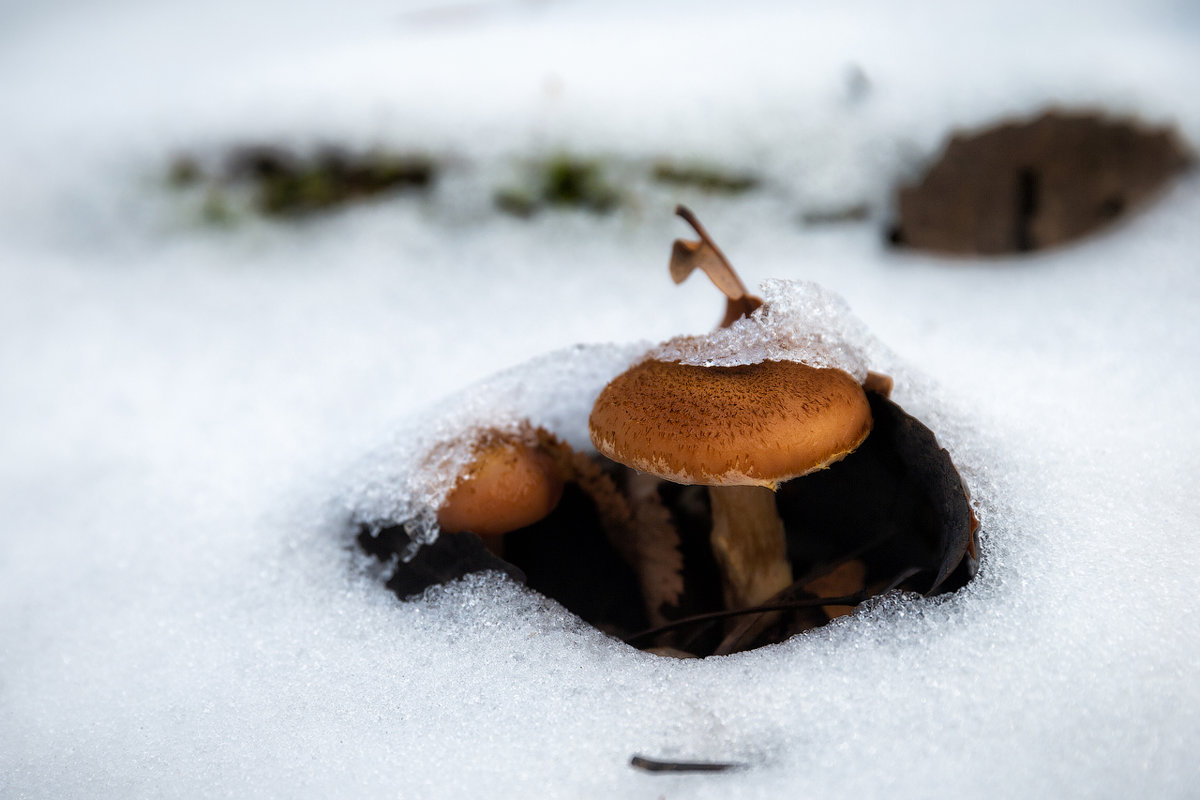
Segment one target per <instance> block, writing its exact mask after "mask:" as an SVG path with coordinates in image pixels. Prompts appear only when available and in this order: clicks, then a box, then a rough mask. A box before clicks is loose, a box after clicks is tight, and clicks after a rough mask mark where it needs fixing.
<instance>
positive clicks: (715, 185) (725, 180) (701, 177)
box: [651, 161, 760, 194]
mask: <svg viewBox="0 0 1200 800" xmlns="http://www.w3.org/2000/svg"><path fill="white" fill-rule="evenodd" d="M651 175H652V177H653V178H654V180H656V181H658V182H659V183H668V184H671V185H673V186H681V187H694V188H696V189H700V190H701V191H705V192H709V193H711V194H742V193H744V192H748V191H750V190H751V189H754V188H756V187H757V186H758V185H759V182H760V181H759V179H758V177H757V176H755V175H751V174H749V173H746V172H732V171H726V170H723V169H721V168H720V167H717V166H714V165H711V164H699V163H693V164H676V163H673V162H670V161H659V162H657V163H656V164H655V165H654V168H653V170H652V171H651Z"/></svg>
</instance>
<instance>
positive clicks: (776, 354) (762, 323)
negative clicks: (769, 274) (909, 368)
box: [649, 280, 871, 382]
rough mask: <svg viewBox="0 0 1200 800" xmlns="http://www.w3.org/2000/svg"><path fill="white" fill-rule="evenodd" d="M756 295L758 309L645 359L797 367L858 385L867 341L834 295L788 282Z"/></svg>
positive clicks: (771, 283) (669, 344)
mask: <svg viewBox="0 0 1200 800" xmlns="http://www.w3.org/2000/svg"><path fill="white" fill-rule="evenodd" d="M762 294H763V301H764V302H763V305H762V307H761V308H759V309H758V310H757V311H755V312H754V313H753V314H750V315H749V316H746V317H742V318H741V319H739V320H737V321H736V322H734V323H733V324H732V325H730V326H729V327H728V328H718V329H716V330H714V331H712V332H711V333H706V334H704V335H703V336H681V337H677V338H675V339H671V340H670V341H667V342H664V343H663V344H661V345H659V346H658V347H656V348H654V349H653V350H651V351H650V353H649V357H650V358H652V359H655V360H657V361H678V362H679V363H681V364H688V365H692V366H699V367H736V366H741V365H744V364H757V363H759V362H761V361H798V362H800V363H802V364H808V365H809V366H812V367H834V368H836V369H841V370H844V371H846V372H848V373H850V374H851V375H853V376H854V377H855V378H856V379H857V380H859V381H860V382H861V381H862V380H864V379H865V378H866V376H867V368H868V366H869V358H868V351H869V350H870V342H871V338H870V335H869V334H868V333H867V330H866V326H864V325H863V324H862V322H861V321H860V320H859V319H858V318H857V317H855V316H854V315H853V314H852V313H850V309H849V306H847V304H846V301H845V300H843V299H842V298H841V297H840V296H839V295H837V294H835V293H833V292H831V291H828V290H827V289H825V288H823V287H821V286H819V285H817V284H815V283H810V282H808V281H790V280H767V281H764V282H763V283H762Z"/></svg>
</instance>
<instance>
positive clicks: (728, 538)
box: [589, 359, 871, 608]
mask: <svg viewBox="0 0 1200 800" xmlns="http://www.w3.org/2000/svg"><path fill="white" fill-rule="evenodd" d="M589 430H590V434H591V439H592V442H593V444H594V445H595V446H596V449H597V450H599V451H600V452H601V453H603V454H604V455H605V456H607V457H609V458H611V459H613V460H614V461H617V462H620V463H622V464H624V465H626V466H628V467H631V468H633V469H636V470H639V471H641V472H647V473H650V474H653V475H656V476H658V477H660V478H663V479H664V480H668V481H673V482H675V483H683V484H699V485H704V486H708V487H709V498H710V501H711V506H712V534H711V538H712V548H713V553H714V555H715V556H716V559H717V561H718V563H719V564H720V566H721V569H722V572H723V576H724V593H725V602H726V606H727V607H729V608H745V607H747V606H754V605H759V604H761V603H763V602H764V601H766V600H767V599H769V598H770V597H772V596H773V595H775V594H776V593H778V592H779V591H781V590H782V589H784V588H786V587H788V586H789V585H791V583H792V570H791V566H790V564H789V562H788V559H787V542H786V539H785V536H784V530H783V523H782V521H781V520H780V518H779V513H778V511H777V509H776V507H775V498H774V494H773V490H774V489H775V487H776V486H777V485H778V484H779V483H781V482H783V481H786V480H790V479H792V478H796V477H799V476H801V475H805V474H807V473H809V472H813V471H815V470H819V469H822V468H824V467H827V466H829V465H830V464H832V463H834V462H835V461H838V460H840V459H842V458H844V457H845V456H847V455H848V454H850V453H851V452H853V451H854V450H855V448H857V447H858V445H859V444H860V443H861V442H862V441H863V440H864V439H865V438H866V437H867V434H868V433H870V431H871V410H870V406H869V405H868V403H867V398H866V395H865V393H864V392H863V388H862V386H861V385H859V383H858V382H857V381H856V380H854V378H852V377H851V376H850V375H848V374H847V373H845V372H842V371H841V370H838V369H828V368H824V369H823V368H817V367H812V366H808V365H806V364H801V363H798V362H794V361H763V362H759V363H757V364H748V365H742V366H733V367H701V366H692V365H687V364H681V363H677V362H666V361H656V360H653V359H651V360H646V361H643V362H641V363H640V364H637V365H636V366H634V367H632V368H631V369H629V370H628V371H626V372H625V373H623V374H621V375H619V376H618V377H617V378H616V379H614V380H613V381H612V382H611V383H609V384H608V385H607V386H606V387H605V388H604V390H603V391H602V392H601V393H600V396H599V398H597V400H596V403H595V406H594V407H593V409H592V413H591V417H590V419H589Z"/></svg>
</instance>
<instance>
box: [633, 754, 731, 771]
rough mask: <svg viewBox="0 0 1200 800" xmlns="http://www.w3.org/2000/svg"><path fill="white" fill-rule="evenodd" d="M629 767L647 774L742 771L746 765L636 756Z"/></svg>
mask: <svg viewBox="0 0 1200 800" xmlns="http://www.w3.org/2000/svg"><path fill="white" fill-rule="evenodd" d="M629 766H631V767H634V768H635V769H640V770H645V771H646V772H727V771H728V770H731V769H742V768H744V767H745V766H746V765H745V764H735V763H724V762H721V761H659V760H658V759H654V758H646V757H645V756H634V757H633V758H631V759H629Z"/></svg>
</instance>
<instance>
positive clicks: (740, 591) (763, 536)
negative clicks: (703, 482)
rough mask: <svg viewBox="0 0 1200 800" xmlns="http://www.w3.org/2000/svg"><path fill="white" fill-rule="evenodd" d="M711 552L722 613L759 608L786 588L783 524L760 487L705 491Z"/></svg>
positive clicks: (772, 497)
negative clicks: (722, 583)
mask: <svg viewBox="0 0 1200 800" xmlns="http://www.w3.org/2000/svg"><path fill="white" fill-rule="evenodd" d="M708 497H709V501H710V503H711V505H712V536H711V539H712V549H713V555H715V556H716V558H717V563H718V564H720V566H721V572H722V575H723V576H724V579H725V587H724V589H725V606H726V608H731V609H733V608H744V607H746V606H754V605H760V604H761V603H763V602H765V601H766V600H767V599H769V598H771V597H773V596H774V595H775V594H776V593H778V592H779V591H780V590H782V589H784V588H786V587H787V586H790V585H791V584H792V566H791V564H790V563H789V562H788V559H787V539H786V537H785V536H784V532H783V521H782V520H781V519H780V518H779V511H778V509H777V508H776V507H775V493H774V492H773V491H771V490H770V489H768V488H766V487H765V486H710V487H708Z"/></svg>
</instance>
